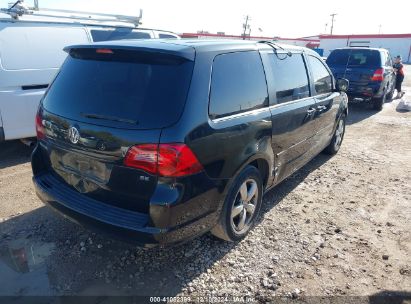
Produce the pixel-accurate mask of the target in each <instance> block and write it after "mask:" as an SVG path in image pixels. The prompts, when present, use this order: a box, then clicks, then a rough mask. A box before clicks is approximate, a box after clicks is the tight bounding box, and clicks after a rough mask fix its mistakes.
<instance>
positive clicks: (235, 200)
mask: <svg viewBox="0 0 411 304" xmlns="http://www.w3.org/2000/svg"><path fill="white" fill-rule="evenodd" d="M262 199H263V183H262V180H261V174H260V172H259V171H258V170H257V168H255V167H253V166H247V167H246V168H245V169H244V170H243V171H242V172H241V173H240V174H239V175H238V177H237V178H236V179H235V180H234V182H233V184H232V185H231V186H230V189H229V190H228V193H227V196H226V198H225V201H224V206H223V209H222V211H221V215H220V219H219V221H218V223H217V225H216V226H215V227H214V228H213V229H212V230H211V233H212V234H213V235H215V236H216V237H218V238H220V239H223V240H226V241H230V242H236V241H239V240H241V239H243V238H244V237H245V236H246V235H247V233H248V232H249V231H250V230H251V229H252V228H253V227H254V225H255V223H256V220H257V218H258V215H259V213H260V209H261V204H262Z"/></svg>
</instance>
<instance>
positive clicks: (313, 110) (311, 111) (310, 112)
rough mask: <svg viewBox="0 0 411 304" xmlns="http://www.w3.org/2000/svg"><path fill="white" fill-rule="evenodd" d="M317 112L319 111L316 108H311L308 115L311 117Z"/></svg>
mask: <svg viewBox="0 0 411 304" xmlns="http://www.w3.org/2000/svg"><path fill="white" fill-rule="evenodd" d="M315 111H317V110H316V109H314V108H309V109H308V110H307V115H308V116H311V115H313V114H314V113H315Z"/></svg>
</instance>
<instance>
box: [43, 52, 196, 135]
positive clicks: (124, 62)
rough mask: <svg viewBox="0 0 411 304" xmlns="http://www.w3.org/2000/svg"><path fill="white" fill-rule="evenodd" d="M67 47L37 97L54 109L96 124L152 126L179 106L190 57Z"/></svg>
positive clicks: (173, 116)
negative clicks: (48, 83) (53, 75)
mask: <svg viewBox="0 0 411 304" xmlns="http://www.w3.org/2000/svg"><path fill="white" fill-rule="evenodd" d="M113 52H114V54H101V55H99V54H96V50H95V49H88V50H72V51H71V52H70V56H69V57H68V58H67V60H66V62H65V63H64V65H63V66H62V68H61V70H60V72H59V74H58V76H57V77H56V79H55V81H54V82H53V84H52V85H51V87H50V89H49V91H48V93H47V95H46V96H45V98H44V100H43V107H44V108H45V109H46V110H47V111H49V112H51V113H54V114H57V115H60V116H63V117H66V118H69V119H73V120H77V121H83V122H88V123H92V124H97V125H104V126H111V127H124V128H130V129H155V128H162V127H166V126H168V125H170V124H172V123H175V122H176V121H177V120H178V119H179V117H180V115H181V113H182V111H183V108H184V105H185V101H186V97H187V92H188V89H189V86H190V81H191V76H192V70H193V62H192V61H187V60H185V59H182V58H180V57H175V56H170V55H166V54H158V53H144V52H132V51H124V50H113Z"/></svg>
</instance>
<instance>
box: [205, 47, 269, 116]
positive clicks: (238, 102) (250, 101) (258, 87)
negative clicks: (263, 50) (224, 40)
mask: <svg viewBox="0 0 411 304" xmlns="http://www.w3.org/2000/svg"><path fill="white" fill-rule="evenodd" d="M267 103H268V93H267V84H266V80H265V74H264V69H263V66H262V62H261V58H260V54H259V53H258V52H255V51H253V52H237V53H229V54H223V55H218V56H217V57H215V59H214V64H213V73H212V77H211V92H210V105H209V114H210V117H211V118H220V117H224V116H228V115H233V114H237V113H241V112H245V111H250V110H254V109H258V108H262V107H264V106H265V105H267Z"/></svg>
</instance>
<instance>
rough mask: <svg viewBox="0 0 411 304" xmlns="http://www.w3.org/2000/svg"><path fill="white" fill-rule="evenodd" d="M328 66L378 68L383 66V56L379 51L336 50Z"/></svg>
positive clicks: (330, 57) (328, 61) (332, 53)
mask: <svg viewBox="0 0 411 304" xmlns="http://www.w3.org/2000/svg"><path fill="white" fill-rule="evenodd" d="M327 64H328V65H330V66H336V65H343V66H345V65H347V67H358V68H376V67H380V66H381V55H380V52H379V51H377V50H364V49H358V50H356V49H347V50H335V51H332V52H331V54H330V56H328V58H327Z"/></svg>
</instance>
